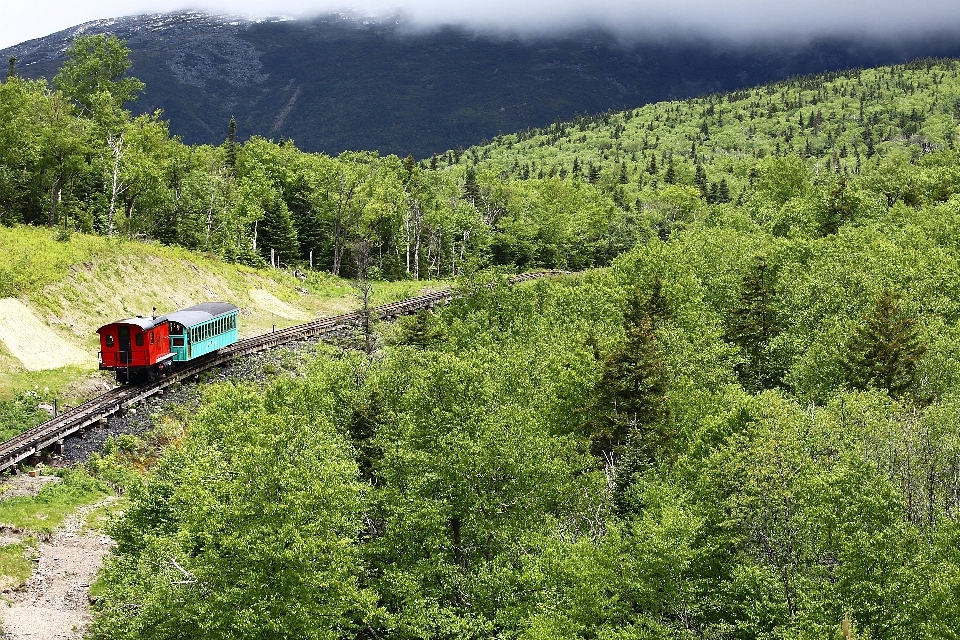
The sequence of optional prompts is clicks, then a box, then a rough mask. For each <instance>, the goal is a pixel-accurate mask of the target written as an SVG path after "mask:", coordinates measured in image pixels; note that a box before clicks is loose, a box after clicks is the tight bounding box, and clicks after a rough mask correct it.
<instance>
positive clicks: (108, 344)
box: [106, 334, 113, 349]
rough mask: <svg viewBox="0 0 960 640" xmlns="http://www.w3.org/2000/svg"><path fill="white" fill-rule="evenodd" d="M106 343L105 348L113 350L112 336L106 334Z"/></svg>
mask: <svg viewBox="0 0 960 640" xmlns="http://www.w3.org/2000/svg"><path fill="white" fill-rule="evenodd" d="M106 342H107V348H108V349H112V348H113V336H112V335H109V334H107V340H106Z"/></svg>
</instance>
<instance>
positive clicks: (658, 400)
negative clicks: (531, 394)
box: [590, 280, 672, 465]
mask: <svg viewBox="0 0 960 640" xmlns="http://www.w3.org/2000/svg"><path fill="white" fill-rule="evenodd" d="M666 314H667V302H666V298H665V297H664V296H663V293H662V290H661V286H660V282H659V280H658V281H656V282H655V283H654V285H653V289H652V292H651V294H650V296H649V297H644V296H643V294H642V293H641V291H640V288H639V287H634V288H633V289H632V290H631V292H630V297H629V299H628V301H627V309H626V313H625V314H624V322H623V324H624V333H625V334H626V336H625V337H626V339H625V340H624V343H623V344H622V345H621V346H620V347H618V348H616V349H615V350H614V351H613V352H611V353H610V354H609V355H608V356H607V357H606V358H605V360H604V363H603V374H602V376H601V379H600V382H599V383H598V385H597V387H596V389H595V392H594V415H593V419H592V424H591V434H590V437H591V441H592V443H593V451H594V453H595V454H597V455H600V456H602V457H603V458H604V459H605V460H606V461H607V462H608V463H614V464H615V463H616V462H617V461H618V460H619V459H620V457H621V455H622V454H623V453H624V452H625V451H626V450H628V449H629V450H630V452H631V457H632V458H634V459H635V460H638V461H640V463H641V464H646V465H649V464H651V463H654V462H655V461H656V460H657V459H659V458H660V457H661V456H663V455H666V454H669V451H670V448H671V443H672V433H671V431H670V429H669V420H668V419H669V409H668V407H667V403H666V397H667V385H668V380H669V372H668V371H667V367H666V364H665V363H664V361H663V357H662V354H661V348H660V342H659V339H658V338H657V336H656V332H655V331H656V328H657V326H658V325H659V324H660V322H661V321H662V320H663V318H664V317H665V316H666Z"/></svg>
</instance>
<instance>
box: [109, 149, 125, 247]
mask: <svg viewBox="0 0 960 640" xmlns="http://www.w3.org/2000/svg"><path fill="white" fill-rule="evenodd" d="M107 146H108V147H110V151H112V152H113V175H112V179H111V185H110V208H109V209H108V210H107V235H108V236H112V235H113V214H114V213H115V212H116V210H117V196H119V195H120V193H121V191H123V188H122V187H121V186H120V159H121V158H123V135H122V134H121V135H120V137H119V138H114V137H113V136H108V137H107Z"/></svg>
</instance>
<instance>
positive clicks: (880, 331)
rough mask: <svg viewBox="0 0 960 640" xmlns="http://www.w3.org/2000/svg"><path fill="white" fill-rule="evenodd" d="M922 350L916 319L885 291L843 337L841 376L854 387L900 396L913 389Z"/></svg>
mask: <svg viewBox="0 0 960 640" xmlns="http://www.w3.org/2000/svg"><path fill="white" fill-rule="evenodd" d="M926 350H927V345H926V342H924V340H923V339H922V338H921V337H920V334H919V331H918V328H917V321H916V318H915V317H914V316H912V315H910V314H908V313H906V312H905V311H904V310H903V309H902V308H901V307H900V301H899V300H898V299H897V296H896V295H894V294H893V293H892V292H890V291H889V290H885V291H883V292H882V293H881V294H880V297H879V298H878V299H877V303H876V305H875V306H874V308H873V310H872V312H871V313H870V314H868V315H867V316H866V317H864V318H863V320H861V322H860V323H858V324H857V325H856V326H855V327H854V329H853V332H852V333H851V335H850V338H849V339H848V340H847V345H846V354H845V355H844V357H843V360H842V361H841V366H842V368H843V372H844V378H845V380H846V382H847V384H849V385H850V387H852V388H854V389H867V388H871V387H872V388H876V389H885V390H886V391H887V392H888V393H889V394H890V395H891V396H892V397H900V396H902V395H904V394H906V393H907V392H909V391H911V390H913V389H914V388H915V386H916V382H917V380H916V376H917V365H918V364H919V362H920V358H921V357H922V356H923V354H924V353H925V352H926Z"/></svg>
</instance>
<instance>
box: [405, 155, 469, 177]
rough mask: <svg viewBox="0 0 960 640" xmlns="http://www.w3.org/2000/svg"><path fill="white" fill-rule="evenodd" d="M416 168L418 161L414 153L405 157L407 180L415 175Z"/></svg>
mask: <svg viewBox="0 0 960 640" xmlns="http://www.w3.org/2000/svg"><path fill="white" fill-rule="evenodd" d="M416 168H417V161H416V160H414V159H413V154H408V155H407V157H406V158H404V159H403V171H404V173H406V174H407V181H409V180H410V178H411V177H412V176H413V172H414V171H415V170H416ZM468 171H469V169H468Z"/></svg>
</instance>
